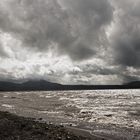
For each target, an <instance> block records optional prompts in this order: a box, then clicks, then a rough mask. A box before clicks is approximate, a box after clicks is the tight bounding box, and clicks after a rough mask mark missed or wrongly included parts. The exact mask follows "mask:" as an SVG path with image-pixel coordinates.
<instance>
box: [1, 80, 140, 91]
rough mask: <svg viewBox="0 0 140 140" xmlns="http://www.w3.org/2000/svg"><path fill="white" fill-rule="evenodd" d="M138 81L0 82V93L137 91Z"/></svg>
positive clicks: (139, 85)
mask: <svg viewBox="0 0 140 140" xmlns="http://www.w3.org/2000/svg"><path fill="white" fill-rule="evenodd" d="M139 88H140V81H135V82H130V83H127V84H124V85H61V84H57V83H51V82H48V81H45V80H36V81H34V80H32V81H27V82H23V83H13V82H5V81H0V91H37V90H42V91H45V90H94V89H96V90H100V89H139Z"/></svg>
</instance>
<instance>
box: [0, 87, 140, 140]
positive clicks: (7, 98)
mask: <svg viewBox="0 0 140 140" xmlns="http://www.w3.org/2000/svg"><path fill="white" fill-rule="evenodd" d="M0 110H5V111H10V112H12V113H16V114H18V115H24V116H29V117H36V118H40V117H41V118H43V119H44V120H45V121H51V122H55V123H59V124H60V123H61V124H66V125H68V124H72V125H73V126H77V127H81V128H83V129H89V130H92V132H93V133H106V134H108V135H109V134H110V133H118V134H119V135H120V133H121V131H122V130H124V128H125V131H124V132H123V133H124V134H125V133H129V135H130V139H131V138H132V137H134V136H135V137H136V139H139V140H140V136H139V134H138V133H136V134H134V135H133V131H135V132H136V131H138V132H140V90H94V91H54V92H51V91H44V92H42V91H41V92H6V93H2V92H1V93H0ZM127 130H128V131H129V130H130V131H131V132H127ZM124 134H123V135H124ZM125 135H128V134H125ZM131 136H132V137H131Z"/></svg>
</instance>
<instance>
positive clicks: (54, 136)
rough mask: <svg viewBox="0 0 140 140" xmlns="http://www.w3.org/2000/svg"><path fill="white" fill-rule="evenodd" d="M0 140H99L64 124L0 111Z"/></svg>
mask: <svg viewBox="0 0 140 140" xmlns="http://www.w3.org/2000/svg"><path fill="white" fill-rule="evenodd" d="M0 140H101V138H96V137H94V138H91V137H86V136H85V137H84V136H80V134H77V135H76V134H74V133H73V132H72V131H68V130H67V129H66V128H65V127H64V126H56V125H53V124H47V123H41V122H39V121H36V120H35V119H32V118H24V117H20V116H17V115H14V114H11V113H8V112H0Z"/></svg>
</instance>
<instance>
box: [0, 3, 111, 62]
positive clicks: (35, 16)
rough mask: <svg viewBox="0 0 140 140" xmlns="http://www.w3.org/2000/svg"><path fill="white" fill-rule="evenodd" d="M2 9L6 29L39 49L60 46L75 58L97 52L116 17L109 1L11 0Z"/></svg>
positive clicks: (29, 45)
mask: <svg viewBox="0 0 140 140" xmlns="http://www.w3.org/2000/svg"><path fill="white" fill-rule="evenodd" d="M0 9H1V11H0V21H1V24H0V28H1V30H2V31H4V32H9V33H11V34H13V35H14V36H15V37H16V38H17V39H20V40H21V41H22V43H23V44H24V46H28V47H35V48H37V49H38V50H39V51H42V50H44V49H45V50H47V49H48V48H49V47H50V46H54V47H57V49H58V53H60V54H61V53H62V54H63V53H64V54H68V55H69V56H70V57H71V58H72V59H74V60H80V59H86V58H89V57H92V56H94V55H95V53H96V51H97V50H98V48H99V47H100V45H101V44H102V43H103V41H101V39H100V38H101V37H102V38H105V37H104V33H103V32H104V27H105V25H107V24H109V23H110V22H111V20H112V16H113V9H112V7H111V5H110V3H109V2H108V1H107V0H98V1H97V0H87V1H84V0H76V1H71V0H67V1H63V0H59V1H57V0H52V1H49V0H37V1H34V0H10V1H2V2H1V5H0Z"/></svg>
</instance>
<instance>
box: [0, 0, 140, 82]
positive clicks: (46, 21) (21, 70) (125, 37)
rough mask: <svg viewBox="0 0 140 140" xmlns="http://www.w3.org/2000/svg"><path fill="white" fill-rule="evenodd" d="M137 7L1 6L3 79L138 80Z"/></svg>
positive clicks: (84, 3)
mask: <svg viewBox="0 0 140 140" xmlns="http://www.w3.org/2000/svg"><path fill="white" fill-rule="evenodd" d="M130 7H131V8H130ZM139 7H140V1H139V0H135V1H133V0H123V1H122V0H117V1H115V0H36V1H34V0H1V1H0V61H1V66H0V77H1V79H9V78H8V77H11V79H14V80H15V79H20V80H21V79H34V78H35V79H43V78H44V79H46V80H48V79H49V80H50V81H57V82H59V83H68V84H69V83H70V81H71V83H70V84H72V83H75V84H76V83H80V84H82V83H84V84H116V83H124V82H127V81H133V80H135V79H136V80H138V79H140V78H139V74H140V71H139V67H140V10H139ZM7 64H8V65H7Z"/></svg>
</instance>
